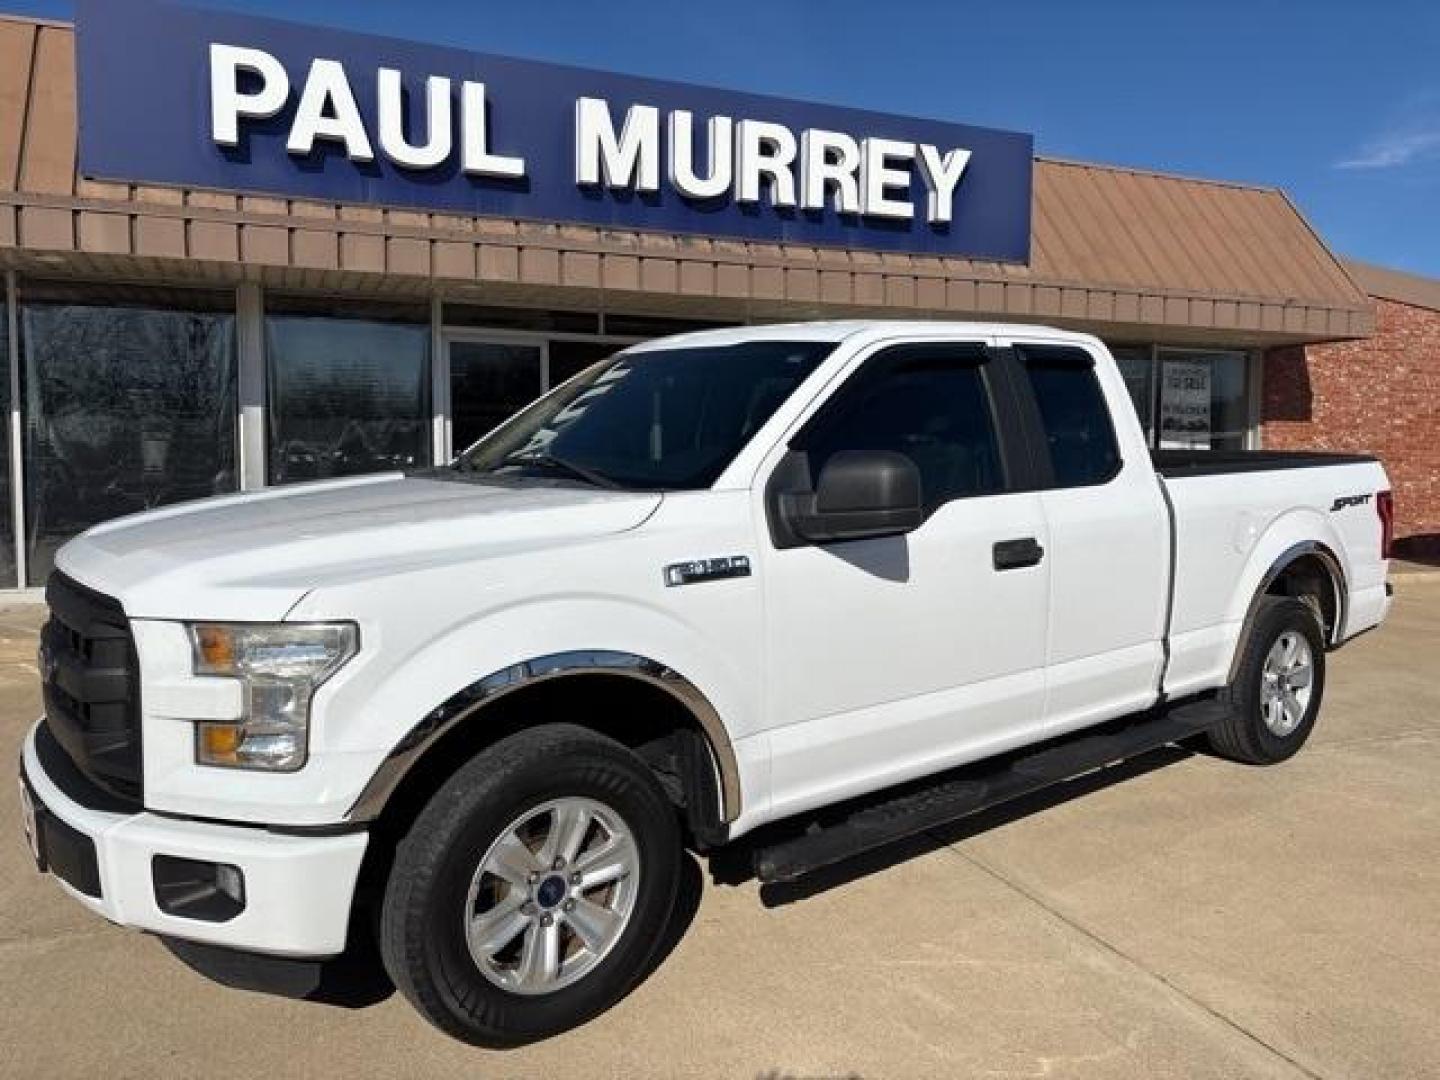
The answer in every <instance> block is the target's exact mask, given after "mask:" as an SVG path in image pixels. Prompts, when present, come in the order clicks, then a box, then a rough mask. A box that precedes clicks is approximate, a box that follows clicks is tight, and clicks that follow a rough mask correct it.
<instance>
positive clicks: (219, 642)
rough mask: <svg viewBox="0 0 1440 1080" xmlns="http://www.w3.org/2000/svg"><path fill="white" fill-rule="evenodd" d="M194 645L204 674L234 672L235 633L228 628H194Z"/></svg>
mask: <svg viewBox="0 0 1440 1080" xmlns="http://www.w3.org/2000/svg"><path fill="white" fill-rule="evenodd" d="M195 644H196V645H197V646H198V648H199V652H200V660H201V663H202V664H203V665H204V666H203V670H204V671H206V672H217V673H218V672H222V671H224V672H228V671H233V670H235V632H234V630H232V629H231V628H230V627H228V626H197V627H195Z"/></svg>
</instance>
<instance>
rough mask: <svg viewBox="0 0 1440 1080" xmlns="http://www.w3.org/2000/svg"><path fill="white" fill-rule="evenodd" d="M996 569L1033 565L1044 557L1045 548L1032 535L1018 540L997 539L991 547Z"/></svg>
mask: <svg viewBox="0 0 1440 1080" xmlns="http://www.w3.org/2000/svg"><path fill="white" fill-rule="evenodd" d="M992 554H993V557H994V560H995V569H996V570H1020V569H1022V568H1024V567H1026V566H1035V565H1037V564H1038V563H1039V562H1040V560H1041V559H1043V558H1044V557H1045V549H1044V548H1043V547H1041V546H1040V544H1039V542H1038V541H1037V540H1036V539H1035V538H1034V537H1033V536H1022V537H1021V538H1020V539H1018V540H1000V541H997V542H996V544H995V547H994V548H993V549H992Z"/></svg>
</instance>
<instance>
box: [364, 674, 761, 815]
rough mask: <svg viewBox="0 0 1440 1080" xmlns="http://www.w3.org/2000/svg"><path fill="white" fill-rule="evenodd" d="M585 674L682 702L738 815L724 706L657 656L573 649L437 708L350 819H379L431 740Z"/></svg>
mask: <svg viewBox="0 0 1440 1080" xmlns="http://www.w3.org/2000/svg"><path fill="white" fill-rule="evenodd" d="M586 674H606V675H619V676H621V677H624V678H628V679H635V680H637V681H638V682H643V683H646V684H648V685H650V686H654V687H657V688H658V689H660V690H663V691H665V692H666V693H667V694H669V695H670V696H671V697H673V698H674V699H675V700H676V701H678V702H679V703H680V704H681V705H682V706H684V708H685V709H686V711H687V712H689V713H690V715H691V716H692V717H693V718H694V719H695V722H696V723H697V724H699V726H700V730H701V731H702V732H703V734H704V738H705V742H706V743H707V744H708V746H709V749H710V755H711V764H712V765H713V767H714V770H715V775H716V778H717V779H718V781H719V785H718V787H719V795H720V805H719V808H718V809H719V811H720V820H721V821H722V822H725V823H727V824H728V823H729V822H732V821H734V820H735V819H736V818H737V817H739V816H740V810H741V790H740V768H739V764H738V761H737V759H736V756H735V747H734V745H733V744H732V743H731V741H730V734H729V732H728V731H727V730H726V729H725V725H724V723H723V722H722V721H721V719H720V714H719V712H717V711H716V709H715V707H714V706H713V705H712V704H710V701H709V699H708V698H707V697H706V696H705V695H704V694H703V693H702V692H701V691H700V689H699V688H698V687H696V686H695V684H694V683H692V682H691V681H690V680H689V679H687V678H685V676H683V675H681V674H680V673H679V672H678V671H675V670H674V669H673V668H670V667H667V666H666V665H664V664H662V663H660V662H659V661H658V660H652V659H650V658H649V657H646V656H640V655H638V654H636V653H629V652H615V651H611V650H593V651H590V650H571V651H567V652H559V653H551V654H549V655H547V656H539V657H535V658H534V659H531V660H525V661H522V662H520V663H518V664H511V665H510V666H509V667H506V668H502V669H501V670H499V671H495V672H492V673H491V674H489V675H486V676H485V677H484V678H482V679H477V680H476V681H475V682H472V683H471V684H470V685H469V686H466V687H465V688H464V689H462V690H460V691H459V692H457V693H455V694H453V695H451V697H450V698H449V699H447V700H446V701H445V702H444V703H443V704H441V705H439V706H438V707H436V708H434V709H432V710H431V711H430V712H429V713H427V714H426V715H425V717H424V718H423V719H421V720H420V722H419V723H417V724H416V725H415V726H414V727H412V728H411V729H410V730H409V732H407V733H406V734H405V736H404V737H403V738H401V740H400V741H399V742H398V743H396V744H395V746H394V748H393V749H392V750H391V751H390V753H389V754H387V755H386V757H385V760H384V761H383V762H381V764H380V767H379V768H378V769H377V770H376V771H375V774H374V775H373V776H372V777H371V778H370V781H369V783H367V784H366V785H365V789H364V790H363V791H362V792H361V793H360V796H359V797H358V798H357V799H356V800H355V803H354V805H353V806H351V808H350V811H349V813H347V814H346V820H348V821H353V822H362V821H373V820H375V819H377V818H378V817H379V816H380V813H381V811H382V810H384V808H385V804H386V803H387V802H389V800H390V796H391V795H393V794H394V793H395V789H396V788H398V787H399V786H400V783H401V782H402V781H403V780H404V779H405V777H406V775H407V774H408V773H409V772H410V770H411V768H412V767H413V766H414V765H415V764H416V763H417V762H418V761H419V760H420V759H421V758H422V757H424V755H425V752H426V751H427V750H429V749H430V747H432V746H433V745H434V744H435V743H436V742H438V741H439V740H440V739H441V738H442V737H444V736H445V735H446V734H448V733H449V732H450V731H453V730H454V729H455V727H456V726H457V725H459V724H460V723H462V722H463V721H466V720H468V719H469V718H470V717H472V716H474V715H475V714H476V713H478V712H480V711H481V710H483V709H485V708H487V707H488V706H490V705H492V704H494V703H495V702H496V701H498V700H499V699H501V698H503V697H506V696H508V695H510V694H513V693H515V692H516V691H518V690H521V689H524V688H526V687H530V686H534V685H535V684H537V683H540V682H549V681H552V680H555V679H563V678H574V677H577V676H581V675H586Z"/></svg>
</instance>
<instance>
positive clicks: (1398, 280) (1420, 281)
mask: <svg viewBox="0 0 1440 1080" xmlns="http://www.w3.org/2000/svg"><path fill="white" fill-rule="evenodd" d="M1345 269H1346V270H1348V271H1350V276H1351V277H1352V278H1354V279H1355V283H1356V284H1357V285H1359V286H1360V287H1361V288H1362V289H1364V290H1365V291H1366V292H1367V293H1369V294H1370V295H1371V296H1374V297H1377V298H1379V299H1382V300H1395V301H1397V302H1399V303H1401V304H1409V305H1410V306H1411V307H1419V308H1428V309H1429V310H1431V311H1440V281H1437V280H1436V279H1435V278H1428V277H1421V276H1420V275H1419V274H1407V273H1405V271H1403V270H1391V269H1390V268H1389V267H1387V266H1375V265H1374V264H1373V263H1363V262H1360V261H1359V260H1358V259H1346V260H1345Z"/></svg>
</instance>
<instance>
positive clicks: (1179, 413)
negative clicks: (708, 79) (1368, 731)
mask: <svg viewBox="0 0 1440 1080" xmlns="http://www.w3.org/2000/svg"><path fill="white" fill-rule="evenodd" d="M77 22H78V34H77V29H76V27H73V26H71V25H68V24H56V23H50V22H37V21H35V20H30V19H24V18H19V17H6V16H0V275H3V279H0V288H3V298H0V312H3V318H0V363H3V364H4V365H5V368H4V371H3V373H0V394H3V395H4V396H5V402H4V408H5V413H6V415H7V416H8V421H9V423H8V427H7V431H6V436H7V437H6V438H5V439H4V440H3V444H0V484H3V485H4V487H5V490H4V492H3V499H0V588H6V587H34V586H37V585H40V584H42V583H43V581H44V579H45V577H46V575H47V574H48V572H49V570H50V567H51V565H52V561H53V556H54V552H55V550H56V549H57V548H58V546H59V545H60V544H62V543H63V542H64V541H65V540H66V539H68V538H69V537H71V536H73V535H75V534H76V533H78V532H80V531H82V530H83V529H85V528H87V527H88V526H90V525H91V524H94V523H96V522H98V521H102V520H105V519H107V518H111V517H114V516H118V515H121V514H126V513H132V512H135V511H138V510H143V509H146V508H148V507H153V506H159V505H163V504H167V503H171V502H175V501H178V500H182V499H193V498H199V497H204V496H208V495H212V494H219V493H224V492H234V491H238V490H254V489H260V488H263V487H266V486H269V485H278V484H288V483H294V482H299V481H306V480H314V479H317V478H325V477H332V476H340V475H346V474H351V473H358V472H366V471H373V470H383V469H395V468H409V467H416V466H422V465H429V464H437V463H443V462H444V461H446V460H448V459H449V457H450V456H451V454H452V452H454V451H456V450H458V449H460V448H462V447H463V446H464V445H466V444H468V442H470V441H471V440H473V439H474V438H476V437H477V436H479V435H480V434H482V433H484V432H485V431H486V430H488V429H489V428H490V427H492V426H494V424H495V423H497V422H498V421H499V420H500V419H502V418H503V417H505V416H507V415H508V414H510V413H511V412H513V411H514V410H516V409H517V408H519V407H520V406H522V405H524V404H525V403H527V402H528V401H530V400H532V399H533V398H534V397H535V396H536V395H538V394H540V393H543V392H544V391H545V390H546V389H547V388H548V387H550V386H553V385H556V384H558V383H559V382H561V381H562V380H564V379H566V378H568V377H569V376H570V375H572V374H574V373H575V372H577V371H579V370H581V369H582V368H584V367H586V366H588V365H589V364H590V363H593V362H594V361H595V360H597V359H599V358H602V357H604V356H606V355H608V354H609V353H610V352H613V351H614V350H615V349H617V348H619V347H623V346H624V345H626V344H629V343H632V342H637V341H642V340H644V339H646V338H650V337H654V336H658V335H662V334H669V333H674V332H677V331H683V330H686V329H690V328H696V327H709V326H721V325H734V324H740V323H762V322H772V321H779V320H796V319H827V318H838V317H853V316H865V317H883V318H940V319H957V320H958V319H995V320H1005V321H1017V322H1038V323H1048V324H1053V325H1058V326H1064V327H1070V328H1075V329H1080V330H1085V331H1088V332H1091V333H1094V334H1096V335H1098V336H1099V337H1100V338H1102V339H1103V340H1104V341H1105V342H1107V343H1108V344H1109V345H1110V346H1111V348H1112V349H1113V350H1114V352H1115V354H1116V356H1117V358H1118V359H1119V362H1120V364H1121V367H1122V370H1123V373H1124V375H1125V379H1126V382H1127V384H1128V385H1129V387H1130V390H1131V393H1132V396H1133V398H1134V400H1135V404H1136V407H1137V409H1138V411H1139V414H1140V418H1141V421H1142V423H1143V425H1144V426H1145V428H1146V430H1147V431H1148V433H1149V436H1150V438H1151V440H1152V442H1153V443H1154V444H1155V445H1157V446H1161V445H1184V446H1205V447H1213V448H1217V449H1237V448H1245V447H1258V446H1262V445H1271V446H1277V447H1285V448H1291V447H1316V448H1333V449H1344V450H1365V451H1371V452H1375V453H1378V454H1380V455H1381V456H1382V457H1383V458H1384V460H1385V462H1386V465H1387V467H1388V468H1389V469H1390V471H1391V475H1392V477H1393V479H1394V482H1395V486H1396V495H1397V506H1398V510H1399V526H1400V528H1399V532H1400V534H1401V535H1402V536H1407V535H1408V536H1410V537H1412V538H1413V539H1412V541H1411V542H1412V544H1414V545H1416V546H1417V549H1418V548H1419V547H1421V546H1423V545H1424V544H1425V543H1426V542H1427V539H1426V538H1429V541H1430V542H1433V539H1434V537H1435V536H1436V535H1437V534H1440V438H1437V436H1440V424H1437V419H1440V409H1437V405H1436V402H1437V401H1440V283H1437V282H1433V281H1428V280H1426V279H1421V278H1414V277H1410V276H1408V275H1403V274H1397V273H1394V272H1392V271H1387V270H1383V269H1380V268H1376V267H1369V266H1362V265H1358V264H1353V263H1347V262H1345V261H1343V260H1341V259H1340V258H1338V257H1337V256H1336V255H1335V254H1334V253H1333V252H1332V251H1330V250H1329V248H1327V246H1326V244H1325V242H1324V240H1323V238H1321V237H1320V236H1319V235H1318V234H1317V233H1316V232H1315V231H1314V230H1313V229H1312V228H1311V227H1310V225H1309V224H1308V223H1307V222H1306V221H1305V219H1304V217H1303V216H1302V215H1301V213H1300V212H1299V211H1298V210H1297V208H1296V207H1295V206H1294V205H1293V204H1292V203H1291V201H1290V200H1289V199H1288V198H1287V197H1286V195H1285V194H1284V193H1283V192H1281V191H1279V190H1276V189H1274V188H1266V187H1256V186H1251V185H1246V184H1238V183H1227V182H1219V181H1213V180H1198V179H1189V178H1182V177H1177V176H1169V175H1162V174H1157V173H1151V172H1144V171H1138V170H1133V169H1124V168H1116V167H1111V166H1106V165H1099V164H1090V163H1083V162H1074V161H1061V160H1055V159H1052V158H1046V157H1043V156H1035V154H1034V152H1033V146H1032V144H1031V140H1030V139H1029V137H1028V136H1023V135H1016V134H1013V133H1004V132H993V131H988V130H986V129H976V128H966V127H961V126H959V125H951V124H942V123H939V122H937V121H922V120H907V119H905V118H898V117H889V116H882V115H880V114H874V113H866V112H858V111H855V110H845V109H838V108H835V107H831V106H819V105H808V104H805V103H799V102H789V101H782V100H780V99H773V98H761V97H756V96H753V95H744V94H732V93H729V92H725V91H715V90H706V89H702V88H696V87H688V86H681V85H678V84H669V83H661V82H657V81H654V80H645V79H632V78H629V77H626V76H618V75H613V74H609V73H602V72H586V71H580V70H577V69H572V68H557V67H553V66H550V65H542V64H535V63H533V62H529V61H516V60H510V59H507V58H498V57H483V56H480V57H477V56H469V55H467V54H463V53H459V52H458V51H456V50H451V49H442V48H439V47H432V46H422V45H410V44H406V43H402V42H388V41H382V40H379V39H373V38H367V37H362V36H360V35H350V34H344V33H340V32H338V31H332V30H314V29H308V28H304V27H295V26H290V25H288V24H283V23H276V22H272V21H269V20H262V19H254V18H249V17H245V16H239V15H234V14H219V13H207V12H200V11H196V10H194V9H190V8H179V7H173V8H172V7H170V6H167V5H160V4H157V3H154V2H151V0H123V2H122V0H104V2H101V0H81V2H80V4H79V14H78V17H77ZM77 38H78V41H77ZM386 70H390V71H392V72H399V74H392V75H390V76H386V75H385V74H384V72H385V71H386ZM387 78H389V79H391V80H392V82H391V84H390V85H389V87H388V90H389V91H393V96H390V97H387V83H386V79H387ZM477 88H478V89H477ZM387 102H389V104H388V105H387ZM596 103H598V104H596ZM942 108H943V105H941V106H937V111H939V110H940V109H942ZM442 128H443V131H442ZM692 135H693V141H692ZM442 136H443V137H442ZM452 136H453V137H452ZM662 147H663V152H662ZM697 147H698V149H696V148H697ZM677 149H678V150H683V153H682V152H677ZM442 152H443V153H442ZM722 174H723V175H722Z"/></svg>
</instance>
